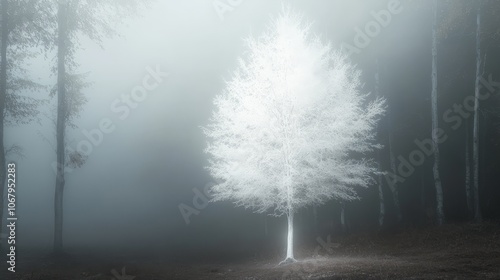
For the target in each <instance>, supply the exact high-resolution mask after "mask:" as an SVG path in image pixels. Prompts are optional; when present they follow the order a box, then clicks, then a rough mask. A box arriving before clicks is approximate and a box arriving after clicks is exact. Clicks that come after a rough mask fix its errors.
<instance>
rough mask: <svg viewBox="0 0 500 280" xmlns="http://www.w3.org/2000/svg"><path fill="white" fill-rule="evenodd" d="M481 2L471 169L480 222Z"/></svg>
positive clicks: (477, 220) (478, 23) (475, 204)
mask: <svg viewBox="0 0 500 280" xmlns="http://www.w3.org/2000/svg"><path fill="white" fill-rule="evenodd" d="M480 68H481V2H478V4H477V15H476V82H475V90H474V97H475V98H474V100H475V102H474V131H473V136H472V137H473V141H472V145H473V146H472V169H473V172H474V175H473V176H474V177H473V178H474V185H473V188H474V221H475V222H481V220H482V216H481V208H480V205H479V90H480V86H479V81H480V79H481V73H480V71H481V70H480Z"/></svg>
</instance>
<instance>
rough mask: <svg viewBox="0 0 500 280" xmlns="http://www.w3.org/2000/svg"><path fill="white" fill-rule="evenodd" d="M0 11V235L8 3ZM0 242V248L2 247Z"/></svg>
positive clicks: (0, 228) (3, 164)
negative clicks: (0, 17) (0, 18)
mask: <svg viewBox="0 0 500 280" xmlns="http://www.w3.org/2000/svg"><path fill="white" fill-rule="evenodd" d="M1 1H2V2H0V5H1V6H0V11H1V15H2V21H1V22H0V24H1V28H2V30H1V35H0V36H1V38H0V44H1V45H0V233H1V232H2V230H3V209H4V206H5V205H4V202H5V194H4V193H5V176H6V169H5V167H6V166H5V147H4V115H5V113H4V112H5V98H6V96H7V45H8V43H9V42H8V39H9V29H8V26H9V25H8V20H9V19H8V13H7V11H8V6H7V4H8V1H7V0H1ZM2 244H3V243H2V242H0V247H1V246H2Z"/></svg>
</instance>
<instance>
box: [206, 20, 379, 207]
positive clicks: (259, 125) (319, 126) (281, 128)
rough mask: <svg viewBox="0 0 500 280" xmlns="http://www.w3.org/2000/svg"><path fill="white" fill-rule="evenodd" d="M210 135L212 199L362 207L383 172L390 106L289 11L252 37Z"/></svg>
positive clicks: (254, 204) (208, 130)
mask: <svg viewBox="0 0 500 280" xmlns="http://www.w3.org/2000/svg"><path fill="white" fill-rule="evenodd" d="M247 43H248V58H247V59H245V60H240V62H239V67H238V69H237V70H236V71H235V73H234V75H233V77H232V79H231V80H230V81H228V82H227V86H226V89H225V91H224V92H223V93H222V94H221V95H219V96H217V97H216V99H215V106H216V111H215V113H214V115H213V117H212V120H211V124H210V125H208V126H207V127H206V128H204V132H205V134H206V135H207V137H208V139H209V144H208V147H207V149H206V152H207V153H208V154H209V155H210V156H211V160H210V162H209V166H208V169H209V171H210V173H211V175H212V176H213V177H214V178H216V179H218V181H219V182H220V183H219V184H217V185H215V186H214V187H213V188H212V195H213V197H214V200H216V201H218V200H231V201H234V202H235V203H236V204H237V205H240V206H244V207H247V208H253V209H254V210H256V211H257V212H264V211H267V210H271V211H274V213H275V214H276V215H282V214H289V213H293V212H294V211H295V209H298V208H300V207H303V206H306V205H310V204H320V203H323V202H325V201H327V200H330V199H339V200H353V199H357V198H358V196H357V193H356V190H355V187H357V186H361V187H366V186H368V184H369V183H370V182H371V180H372V176H371V175H372V174H373V172H375V171H376V169H375V168H374V164H373V162H372V161H371V160H369V159H361V157H360V156H359V155H361V154H364V153H366V152H369V151H372V150H373V149H374V148H376V145H375V144H374V138H375V133H374V132H375V131H374V128H375V126H376V122H377V120H378V119H379V117H380V115H381V114H382V113H383V111H384V107H385V105H384V101H383V100H380V99H378V100H375V101H372V102H369V101H368V100H367V95H366V94H363V93H361V92H360V80H359V77H360V72H359V71H358V70H356V69H355V68H354V67H353V66H352V65H350V64H349V63H348V61H347V59H346V57H345V56H343V55H342V54H341V53H339V52H336V51H333V50H332V49H331V47H330V45H329V44H324V43H322V42H321V40H320V39H319V38H317V37H315V36H312V35H311V34H310V31H309V25H308V24H304V23H303V21H302V20H301V18H300V17H299V16H297V15H293V14H290V13H285V14H284V15H283V16H281V17H280V18H279V19H277V20H276V21H274V22H273V24H272V25H271V26H270V27H269V29H268V30H267V32H265V33H264V34H263V35H262V36H260V37H259V38H256V39H252V38H251V39H248V40H247Z"/></svg>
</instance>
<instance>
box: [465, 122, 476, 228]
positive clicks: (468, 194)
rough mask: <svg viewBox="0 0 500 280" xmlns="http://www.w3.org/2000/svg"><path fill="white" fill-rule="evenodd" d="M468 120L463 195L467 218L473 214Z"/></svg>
mask: <svg viewBox="0 0 500 280" xmlns="http://www.w3.org/2000/svg"><path fill="white" fill-rule="evenodd" d="M469 137H470V135H469V122H468V121H467V120H466V121H465V195H466V199H467V212H468V216H469V217H468V218H469V219H470V218H472V217H473V216H474V214H473V213H474V209H473V201H472V197H473V194H472V189H471V183H470V181H471V180H470V179H471V178H470V177H471V176H470V175H471V174H470V149H469V145H470V143H469Z"/></svg>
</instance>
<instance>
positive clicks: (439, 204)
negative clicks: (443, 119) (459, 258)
mask: <svg viewBox="0 0 500 280" xmlns="http://www.w3.org/2000/svg"><path fill="white" fill-rule="evenodd" d="M433 3H434V4H433V6H434V7H433V10H434V11H433V12H434V18H433V24H432V94H431V99H432V101H431V102H432V143H433V148H434V166H433V168H432V171H433V174H434V185H435V187H436V218H437V224H438V225H442V224H443V223H444V211H443V188H442V186H441V177H440V175H439V145H438V129H439V126H438V118H439V116H438V106H437V95H438V94H437V0H434V1H433Z"/></svg>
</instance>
